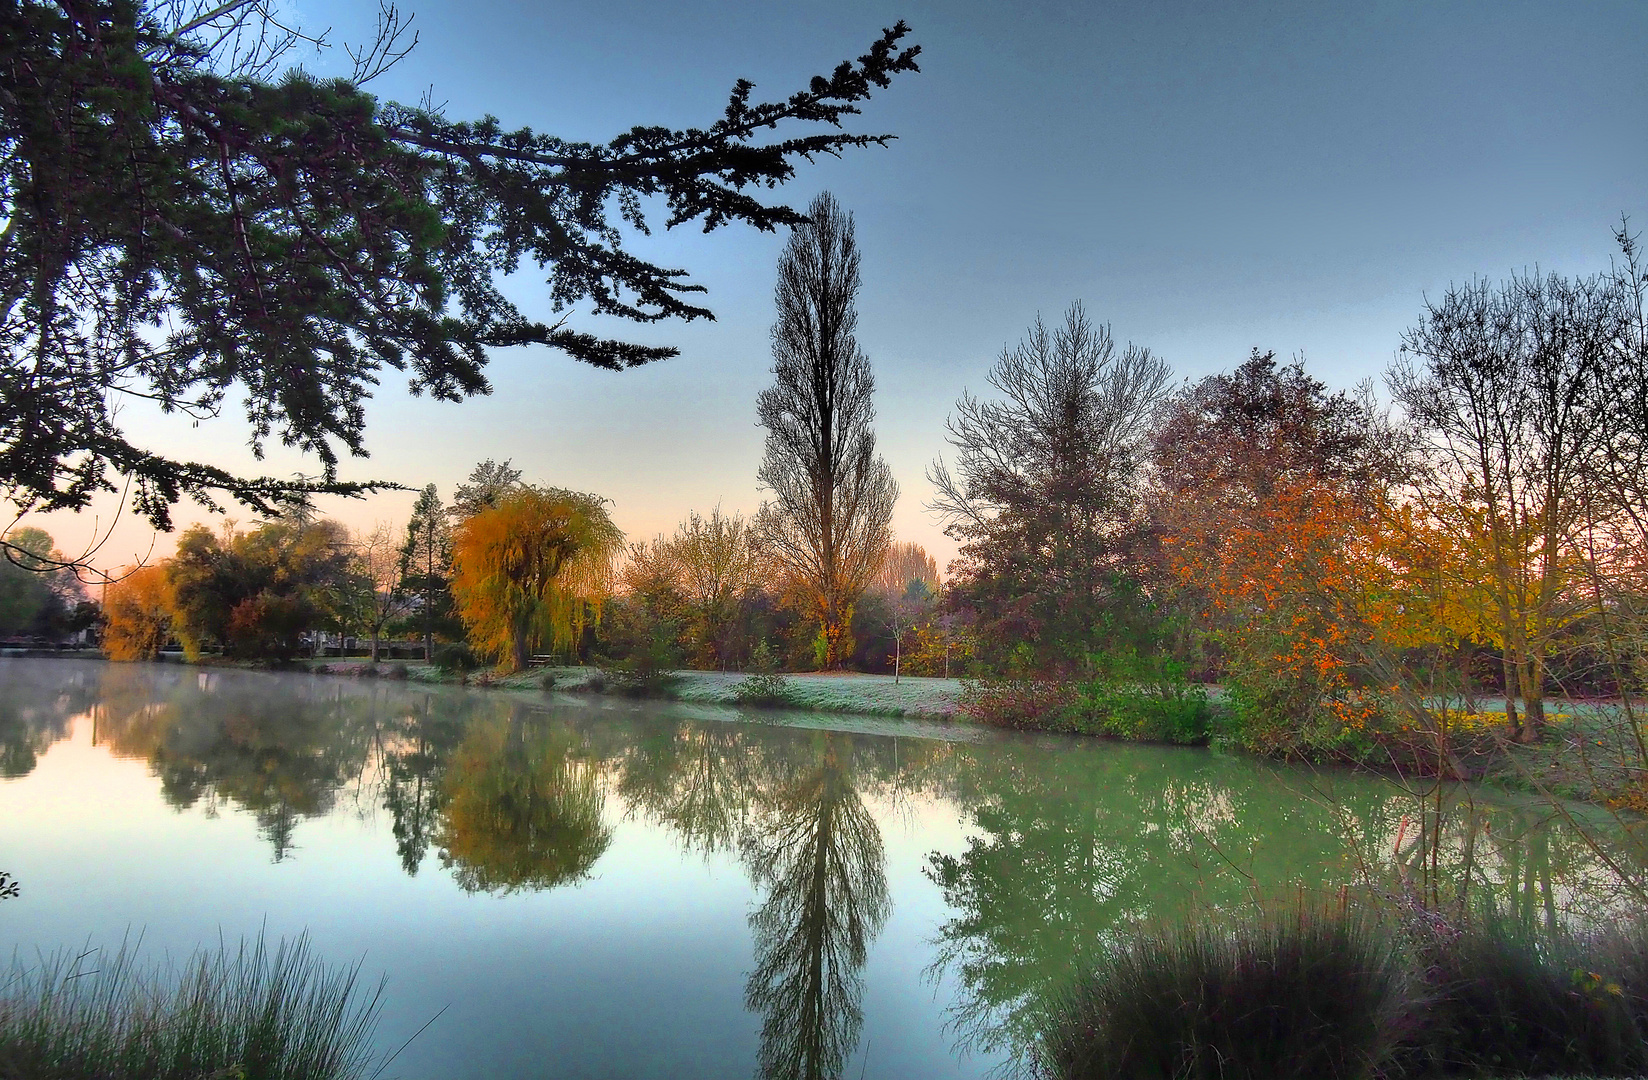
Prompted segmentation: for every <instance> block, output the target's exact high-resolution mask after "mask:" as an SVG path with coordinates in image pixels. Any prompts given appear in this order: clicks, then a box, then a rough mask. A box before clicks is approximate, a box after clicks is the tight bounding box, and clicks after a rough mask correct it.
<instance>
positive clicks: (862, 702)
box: [325, 661, 961, 720]
mask: <svg viewBox="0 0 1648 1080" xmlns="http://www.w3.org/2000/svg"><path fill="white" fill-rule="evenodd" d="M369 666H370V665H368V664H366V662H365V661H332V662H330V663H328V664H326V665H325V669H326V672H327V673H328V674H333V675H353V676H357V677H359V676H360V675H362V674H364V673H365V669H366V668H367V667H369ZM394 668H400V669H402V670H401V671H399V672H392V669H394ZM376 677H378V678H405V679H408V680H410V681H412V682H430V683H458V682H460V681H464V680H461V679H460V678H459V676H457V675H454V674H451V673H449V672H443V671H441V670H440V669H439V668H436V667H434V666H433V665H429V664H418V663H406V662H403V661H390V662H384V663H380V664H378V665H377V673H376ZM747 677H748V676H746V675H743V674H741V673H739V672H733V671H677V672H674V673H673V674H672V675H671V677H670V679H669V682H668V684H667V686H666V687H665V689H664V691H663V696H664V697H666V698H669V699H673V700H676V701H689V702H694V703H697V704H703V705H740V704H743V703H742V702H740V701H739V699H738V695H737V693H736V688H737V686H738V685H739V684H740V683H742V682H743V681H744V680H745V679H746V678H747ZM546 682H547V683H548V684H549V685H548V686H547V687H546V685H545V684H546ZM784 683H785V686H786V689H787V691H788V698H787V700H786V701H785V702H784V707H787V708H791V709H801V710H807V711H812V712H828V713H854V714H858V715H861V716H889V717H911V718H916V719H927V720H948V719H950V718H952V717H954V716H955V715H956V712H957V704H958V703H959V702H960V700H961V680H960V679H926V678H914V677H911V676H908V675H906V676H903V677H901V678H900V679H899V680H898V681H897V682H894V680H893V677H892V676H891V675H861V674H857V673H851V672H839V673H829V674H823V673H809V674H800V675H785V676H784ZM467 685H469V686H476V687H492V688H496V689H502V690H544V689H551V688H552V689H555V690H565V691H571V692H580V691H585V692H588V691H595V690H597V689H605V687H604V685H603V677H602V675H601V672H600V669H598V668H594V667H561V668H531V669H529V670H526V671H518V672H514V673H513V674H509V675H500V674H498V673H496V672H493V671H487V670H484V669H483V670H481V671H474V672H470V673H469V675H468V678H467Z"/></svg>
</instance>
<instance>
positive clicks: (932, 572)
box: [875, 540, 938, 598]
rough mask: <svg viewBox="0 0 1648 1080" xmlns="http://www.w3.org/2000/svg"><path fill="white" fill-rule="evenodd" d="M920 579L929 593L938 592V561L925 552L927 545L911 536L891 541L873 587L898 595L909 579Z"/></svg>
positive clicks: (935, 594)
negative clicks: (924, 545) (911, 538)
mask: <svg viewBox="0 0 1648 1080" xmlns="http://www.w3.org/2000/svg"><path fill="white" fill-rule="evenodd" d="M912 581H919V582H921V583H922V585H923V586H925V587H926V589H927V593H928V595H930V596H937V595H938V563H937V561H935V560H934V559H933V557H932V556H931V555H929V554H927V549H926V548H924V547H922V546H921V545H920V544H918V543H916V542H915V541H913V540H906V541H905V542H903V543H900V544H893V545H892V546H891V547H889V548H888V549H887V557H886V558H885V559H883V560H882V562H881V570H880V572H879V573H877V574H876V580H875V587H876V588H877V589H880V590H881V591H882V592H883V593H886V594H887V595H888V596H889V597H894V598H897V597H900V596H903V595H904V594H905V592H906V591H908V589H909V587H910V582H912Z"/></svg>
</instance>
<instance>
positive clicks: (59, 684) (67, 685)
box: [0, 661, 97, 780]
mask: <svg viewBox="0 0 1648 1080" xmlns="http://www.w3.org/2000/svg"><path fill="white" fill-rule="evenodd" d="M0 663H4V664H5V669H4V670H5V689H4V692H0V779H4V780H17V779H21V778H22V777H25V776H27V775H29V773H31V772H33V771H34V767H35V766H36V765H38V764H39V763H40V755H42V754H44V753H45V752H46V751H47V750H49V749H51V747H52V744H53V743H56V742H58V741H60V740H62V739H66V738H68V736H69V723H70V721H72V720H73V719H74V718H75V717H76V716H79V715H82V714H84V713H86V712H87V711H89V710H90V709H91V708H92V707H93V706H94V705H95V704H96V702H97V678H96V676H95V672H96V671H97V669H96V668H92V667H90V666H89V665H81V664H66V663H64V664H57V665H40V664H29V663H15V662H12V663H7V662H5V661H0Z"/></svg>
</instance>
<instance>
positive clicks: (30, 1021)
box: [0, 938, 382, 1080]
mask: <svg viewBox="0 0 1648 1080" xmlns="http://www.w3.org/2000/svg"><path fill="white" fill-rule="evenodd" d="M358 976H359V970H358V968H355V967H350V968H345V969H341V970H328V969H327V968H326V967H324V966H323V965H322V964H321V963H320V961H318V960H316V959H315V958H314V957H313V956H311V955H310V953H309V949H308V945H307V942H306V940H305V939H303V938H299V939H298V940H297V941H295V942H281V943H280V944H279V945H277V946H276V947H275V948H274V950H273V951H272V952H271V951H270V950H269V949H268V948H266V946H265V944H264V942H263V941H262V940H258V941H256V942H254V943H251V944H246V943H242V944H241V945H240V946H239V947H238V948H233V949H231V948H229V947H223V948H220V949H218V950H216V951H212V952H206V951H202V952H199V953H196V954H195V955H194V956H193V957H192V958H191V959H190V960H189V961H188V962H187V963H186V964H185V965H183V967H182V968H181V969H180V970H179V971H176V972H173V971H171V970H169V969H157V970H153V971H144V970H140V969H139V968H138V967H137V965H136V960H135V958H134V956H133V954H132V952H131V950H129V949H128V948H126V947H124V946H122V947H121V948H120V949H119V950H115V951H112V952H110V951H107V950H94V951H92V952H89V953H79V954H70V953H61V954H58V955H56V956H53V957H50V958H47V959H46V960H44V961H43V962H41V963H40V964H39V966H37V967H32V968H28V967H23V966H22V965H21V964H18V963H14V965H13V967H12V970H11V972H10V973H9V974H8V976H7V977H6V979H5V982H4V987H3V989H0V1076H4V1077H5V1078H6V1080H82V1078H84V1080H92V1078H95V1080H202V1078H206V1077H212V1078H223V1080H229V1078H234V1080H359V1078H361V1077H365V1076H368V1075H371V1074H372V1070H373V1068H374V1067H375V1066H376V1065H377V1059H376V1055H375V1054H374V1053H373V1051H372V1049H371V1043H372V1034H373V1029H374V1028H375V1026H376V1023H377V1017H378V1011H379V1003H380V995H381V993H382V985H381V984H380V985H378V986H377V987H372V988H363V987H362V986H361V985H360V984H359V982H358Z"/></svg>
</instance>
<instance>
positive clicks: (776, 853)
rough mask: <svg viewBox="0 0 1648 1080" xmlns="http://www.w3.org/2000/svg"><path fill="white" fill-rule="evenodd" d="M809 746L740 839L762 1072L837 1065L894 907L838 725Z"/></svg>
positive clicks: (829, 1072)
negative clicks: (755, 896)
mask: <svg viewBox="0 0 1648 1080" xmlns="http://www.w3.org/2000/svg"><path fill="white" fill-rule="evenodd" d="M809 741H810V742H811V746H810V747H809V749H810V751H811V754H810V758H802V759H801V760H800V761H797V762H795V763H794V764H793V766H792V768H791V769H790V770H786V771H787V775H784V776H783V777H782V778H780V779H779V781H778V782H777V783H776V784H774V785H773V786H772V787H771V788H770V789H769V790H768V791H766V792H763V795H762V804H763V805H762V809H761V813H760V815H759V816H758V819H757V824H756V826H755V827H754V828H753V829H751V830H750V831H749V833H748V834H747V835H746V837H745V841H744V853H745V859H746V861H747V864H748V866H749V869H750V875H751V877H752V878H753V879H754V880H755V882H756V883H757V884H758V885H759V886H761V887H763V888H765V890H766V899H765V900H764V901H763V902H762V904H761V906H760V907H759V908H757V909H756V911H755V912H754V913H753V914H751V915H750V930H751V932H752V935H753V936H754V939H755V969H754V970H753V971H752V972H751V973H750V978H749V984H748V989H747V990H746V992H745V1001H746V1003H747V1004H748V1006H749V1008H750V1009H751V1010H752V1011H754V1012H758V1013H760V1014H761V1016H762V1024H761V1051H760V1058H759V1064H760V1075H761V1076H762V1077H763V1078H766V1080H826V1078H833V1077H837V1076H840V1075H841V1071H842V1066H843V1065H845V1064H846V1061H847V1057H848V1055H849V1054H850V1053H851V1052H852V1050H853V1048H854V1047H855V1046H856V1045H857V1043H858V1035H859V1030H860V1029H861V1028H862V1027H863V1025H864V1013H863V1009H862V1007H861V1002H862V1000H863V995H864V987H863V980H862V978H861V976H860V973H861V972H862V970H863V967H864V962H865V960H866V958H867V957H868V955H869V947H870V942H871V941H872V940H873V939H874V938H875V936H876V934H877V933H879V932H880V930H881V927H882V924H883V923H885V922H886V920H887V914H888V912H889V911H890V909H891V906H892V905H891V900H890V898H889V896H888V894H887V876H886V869H885V867H886V856H885V854H884V852H883V850H882V844H881V830H880V829H879V828H878V827H877V826H876V822H875V818H874V817H872V816H871V815H870V813H869V811H868V810H867V809H866V808H865V806H864V802H863V799H862V798H861V797H860V796H859V793H858V790H857V788H856V787H855V786H854V783H853V770H852V760H851V758H852V747H851V745H850V743H849V740H848V739H847V738H846V737H845V736H841V735H835V734H828V733H818V734H814V735H813V736H812V737H811V739H810V740H809Z"/></svg>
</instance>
